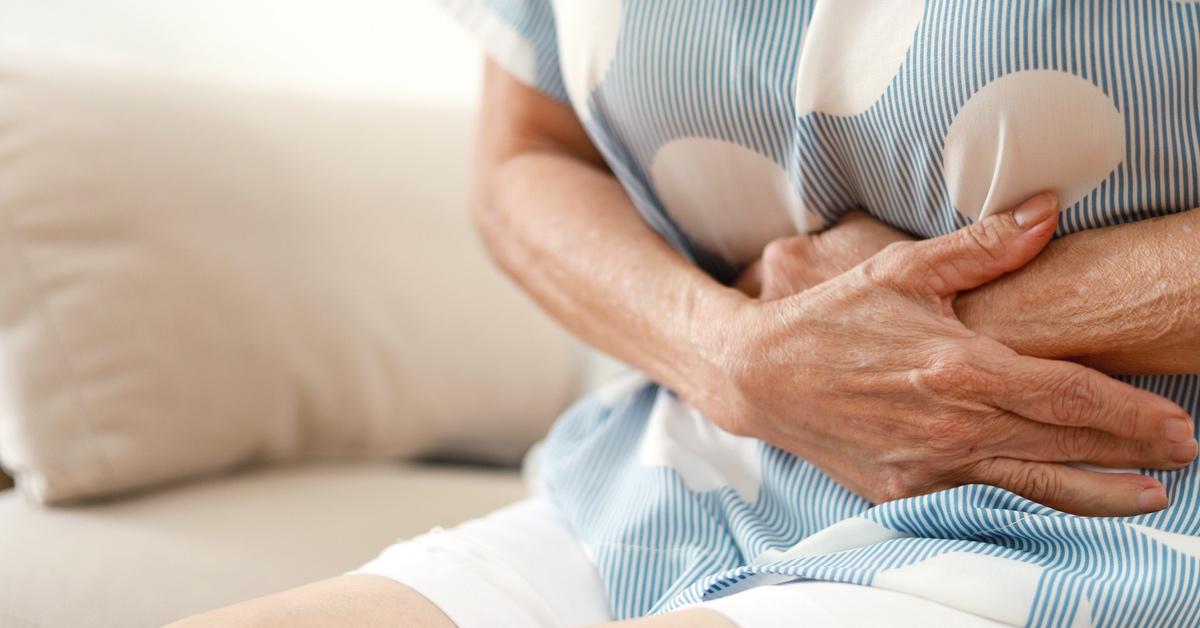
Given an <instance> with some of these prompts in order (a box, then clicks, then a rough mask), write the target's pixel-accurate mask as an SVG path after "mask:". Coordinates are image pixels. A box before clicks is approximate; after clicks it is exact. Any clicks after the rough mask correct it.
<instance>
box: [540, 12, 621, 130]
mask: <svg viewBox="0 0 1200 628" xmlns="http://www.w3.org/2000/svg"><path fill="white" fill-rule="evenodd" d="M554 20H555V28H556V29H557V31H558V60H559V65H560V67H561V68H562V76H563V84H564V85H565V87H566V88H567V95H568V96H570V98H571V104H573V105H574V106H575V110H576V111H577V112H579V114H580V116H581V117H588V116H590V115H591V114H590V113H589V112H588V107H587V101H588V98H589V97H590V96H591V94H592V92H593V91H595V89H596V87H597V86H598V85H600V81H602V80H604V75H605V73H607V72H608V66H609V65H610V64H611V63H612V60H613V56H615V55H616V53H617V39H618V38H619V37H620V35H621V0H555V2H554Z"/></svg>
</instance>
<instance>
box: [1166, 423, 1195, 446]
mask: <svg viewBox="0 0 1200 628" xmlns="http://www.w3.org/2000/svg"><path fill="white" fill-rule="evenodd" d="M1163 436H1164V437H1166V439H1167V440H1169V441H1171V442H1172V443H1182V442H1183V441H1185V440H1187V439H1189V438H1191V437H1192V422H1191V421H1185V420H1183V419H1167V421H1166V422H1165V423H1163Z"/></svg>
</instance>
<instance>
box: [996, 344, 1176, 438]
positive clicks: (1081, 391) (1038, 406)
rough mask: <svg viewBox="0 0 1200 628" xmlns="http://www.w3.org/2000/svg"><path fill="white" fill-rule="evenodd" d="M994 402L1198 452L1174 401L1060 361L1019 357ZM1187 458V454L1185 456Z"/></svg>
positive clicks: (1052, 420)
mask: <svg viewBox="0 0 1200 628" xmlns="http://www.w3.org/2000/svg"><path fill="white" fill-rule="evenodd" d="M998 370H999V371H1000V372H1003V373H1005V376H1004V377H1003V378H1002V381H1000V382H999V385H1000V386H1001V388H1002V391H1001V393H1000V394H998V395H996V396H995V397H994V398H993V399H992V401H993V403H995V404H996V405H997V406H998V407H1000V408H1003V409H1004V410H1007V411H1009V412H1012V413H1015V414H1019V415H1021V416H1024V417H1028V418H1030V419H1033V420H1035V421H1040V422H1042V423H1048V424H1051V425H1061V426H1065V427H1073V428H1079V427H1086V428H1092V429H1096V430H1100V431H1102V432H1107V433H1109V434H1112V435H1115V436H1119V437H1122V438H1126V439H1135V440H1142V441H1146V442H1149V443H1156V444H1161V445H1164V446H1167V447H1171V448H1173V450H1174V451H1175V452H1176V453H1177V454H1178V455H1177V456H1172V457H1173V458H1174V457H1182V456H1183V455H1184V453H1179V452H1190V453H1187V454H1186V455H1187V456H1188V457H1187V461H1190V460H1191V458H1192V457H1194V456H1195V453H1196V441H1195V440H1194V439H1193V425H1192V419H1191V417H1189V416H1188V414H1187V412H1186V411H1185V410H1184V409H1183V408H1181V407H1179V406H1178V405H1176V404H1175V403H1173V402H1171V401H1169V400H1167V399H1164V398H1163V397H1160V396H1158V395H1155V394H1154V393H1151V392H1149V391H1145V390H1142V389H1140V388H1136V387H1134V386H1131V385H1129V384H1126V383H1125V382H1121V381H1118V380H1116V379H1113V378H1111V377H1109V376H1107V375H1104V374H1103V373H1100V372H1098V371H1093V370H1092V369H1089V368H1086V367H1083V366H1080V365H1078V364H1074V363H1071V362H1059V361H1056V360H1043V359H1039V358H1030V357H1025V356H1018V355H1014V356H1012V357H1011V358H1008V359H1007V360H1006V362H1005V364H1004V365H1002V366H1001V367H1000V369H998ZM1180 459H1182V458H1180Z"/></svg>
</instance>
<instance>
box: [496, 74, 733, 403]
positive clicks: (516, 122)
mask: <svg viewBox="0 0 1200 628" xmlns="http://www.w3.org/2000/svg"><path fill="white" fill-rule="evenodd" d="M480 131H481V133H480V142H479V146H478V152H477V155H478V160H477V181H476V188H475V199H474V203H473V205H474V215H475V219H476V223H477V225H478V227H479V230H480V233H481V234H482V236H483V240H484V242H485V244H486V246H487V248H488V250H489V252H490V253H491V254H492V257H494V258H495V260H496V261H497V262H498V263H499V265H500V266H501V268H502V269H503V270H504V271H505V272H507V273H508V274H509V275H510V276H511V277H513V278H514V279H515V280H516V281H517V283H519V284H520V285H521V287H522V288H524V290H525V291H526V292H527V293H529V294H530V295H531V296H532V297H533V298H534V299H535V300H536V301H537V302H538V303H539V304H540V305H541V306H542V307H543V308H544V309H545V310H546V311H547V312H548V313H549V314H550V315H551V316H553V317H554V318H555V319H557V320H558V321H559V322H560V323H561V324H562V325H563V326H565V327H566V328H567V329H569V330H570V331H571V332H573V333H574V334H575V335H576V336H578V337H579V338H581V339H583V340H584V341H585V342H588V343H590V344H591V345H593V346H595V347H597V348H599V349H601V350H602V351H605V352H606V353H609V354H611V355H613V356H615V357H617V358H619V359H621V360H623V361H625V362H626V363H628V364H630V365H632V366H634V367H636V368H638V369H640V370H642V371H643V372H645V373H646V374H647V375H649V376H650V377H651V378H653V379H654V380H655V381H657V382H660V383H662V384H664V385H666V386H668V387H670V388H671V389H672V390H674V391H676V392H677V393H679V394H681V395H683V396H684V397H685V398H687V399H689V400H691V401H693V402H700V401H702V399H701V397H702V396H705V395H708V394H710V392H711V390H712V389H713V386H710V385H709V384H710V383H711V382H713V381H714V378H718V377H720V376H721V374H720V367H719V366H718V364H719V362H720V360H721V358H722V356H721V355H719V354H720V352H721V351H722V349H721V347H722V346H723V339H722V338H719V337H717V336H718V335H719V334H721V333H723V332H724V330H723V329H722V327H721V326H720V325H717V324H714V321H716V320H719V319H721V318H723V316H724V314H723V312H726V311H728V309H729V308H731V307H736V304H738V303H742V302H744V301H746V299H745V297H743V296H742V295H741V294H740V293H737V292H736V291H734V290H732V289H730V288H727V287H725V286H722V285H721V284H719V283H717V282H716V281H714V280H713V279H712V278H710V277H709V276H707V275H706V274H704V273H703V272H701V271H700V270H699V269H698V268H697V267H696V266H695V265H694V264H692V263H691V262H689V261H687V260H685V259H684V258H683V257H681V256H680V255H679V254H678V253H677V252H675V251H674V250H673V249H671V248H670V247H669V246H668V245H667V244H666V243H665V242H664V241H663V240H662V238H660V237H659V236H658V234H656V233H654V232H653V231H652V230H651V229H650V228H649V227H648V226H647V225H646V223H645V222H644V221H643V220H642V219H641V217H640V216H639V215H638V212H637V209H636V208H635V207H634V206H633V204H632V202H631V201H630V199H629V197H628V195H627V194H626V192H625V190H624V189H623V188H622V186H621V184H620V183H619V182H618V181H617V180H616V178H615V177H613V175H612V174H611V173H609V172H608V171H607V169H606V168H605V167H604V162H603V160H602V159H601V158H600V155H599V154H597V152H596V150H595V148H594V147H593V146H592V145H591V142H590V141H589V140H588V138H587V135H586V133H584V131H583V128H582V127H581V126H580V125H579V122H578V120H577V119H576V117H575V115H574V113H573V112H572V111H571V110H570V108H568V107H566V106H564V105H562V104H561V103H556V102H554V101H551V100H549V99H547V98H545V97H544V96H542V95H540V94H538V93H537V92H535V91H533V90H532V89H530V88H528V87H526V86H524V85H521V84H520V83H518V82H517V81H515V80H514V79H512V78H511V77H510V76H508V75H507V74H505V73H504V72H503V70H500V69H499V68H497V67H495V66H494V65H492V64H489V67H488V71H487V74H486V81H485V89H484V108H483V119H482V124H481V126H480Z"/></svg>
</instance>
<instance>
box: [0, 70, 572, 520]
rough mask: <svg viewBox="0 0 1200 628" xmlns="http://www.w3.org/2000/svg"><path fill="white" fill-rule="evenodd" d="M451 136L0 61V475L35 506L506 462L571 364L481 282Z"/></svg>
mask: <svg viewBox="0 0 1200 628" xmlns="http://www.w3.org/2000/svg"><path fill="white" fill-rule="evenodd" d="M470 122H471V116H470V114H469V113H468V112H460V111H434V110H420V109H412V108H406V107H404V106H401V105H399V104H397V103H395V102H386V101H376V102H368V101H356V100H353V99H345V100H338V99H324V98H319V97H316V96H314V95H311V94H308V95H306V94H304V93H301V92H293V93H288V92H283V91H276V92H266V91H263V90H255V89H251V88H240V89H239V88H232V87H229V86H222V85H215V84H200V83H196V82H187V81H182V80H175V79H172V78H170V77H163V76H149V75H140V76H134V75H129V74H122V73H117V72H108V71H105V70H101V69H99V68H91V69H88V70H81V69H71V70H68V69H65V68H62V67H54V66H49V65H37V64H32V63H21V61H20V59H14V58H13V57H8V58H6V60H4V61H2V62H0V461H2V463H3V465H4V466H5V467H7V468H8V469H9V471H10V473H11V474H12V475H13V476H14V477H15V478H16V481H17V484H18V486H19V487H20V488H21V489H23V490H24V491H26V492H27V493H28V494H30V495H32V496H33V497H34V498H36V499H38V500H41V501H44V502H61V501H66V500H75V499H80V498H87V497H94V496H101V495H107V494H110V493H113V492H117V491H124V490H128V489H133V488H138V487H144V486H149V485H152V484H156V483H161V482H164V481H168V480H174V479H178V478H184V477H188V476H193V475H196V474H201V473H208V472H214V471H218V470H222V469H228V468H230V467H233V466H236V465H241V464H244V463H250V462H255V461H271V460H282V459H289V458H298V457H309V456H356V457H357V456H362V457H376V458H381V457H412V456H418V455H426V454H435V453H452V454H457V455H461V456H473V457H481V458H485V459H488V460H501V461H513V460H515V459H516V458H517V457H518V456H519V455H520V453H521V452H522V451H523V450H524V449H525V448H526V447H527V446H528V445H529V443H530V442H532V441H533V440H535V439H536V438H537V437H539V436H540V435H541V434H542V433H543V432H544V431H545V429H546V427H547V426H548V424H549V423H550V421H551V420H552V419H553V417H554V416H555V415H556V414H557V413H558V412H559V411H560V410H561V409H562V408H563V407H564V405H565V404H566V403H567V402H569V401H570V400H571V398H572V397H573V396H574V395H575V394H576V393H577V391H578V385H577V382H578V379H579V377H580V369H581V362H582V352H581V351H580V350H579V348H578V347H577V346H576V345H575V344H574V343H573V342H572V341H571V340H570V339H569V337H568V336H567V335H566V334H564V333H563V332H562V331H560V330H559V329H557V328H556V327H554V326H553V325H552V324H551V323H550V322H549V321H548V320H547V319H545V318H544V317H542V315H540V314H539V313H538V312H537V311H536V309H535V308H534V307H533V306H532V305H531V304H530V303H529V302H527V300H526V299H525V298H524V297H522V296H520V295H519V294H518V293H517V291H516V290H515V289H514V288H513V287H512V286H511V285H510V284H509V283H508V282H507V281H506V280H505V279H503V278H502V277H501V276H500V275H499V273H497V272H496V271H495V270H493V269H492V268H491V265H490V263H489V262H488V260H487V259H486V257H485V255H484V254H483V252H482V250H481V247H480V246H479V245H478V243H477V242H476V239H475V236H474V235H473V233H472V232H471V230H470V228H469V224H468V222H469V221H468V216H467V191H468V187H469V154H470V136H471V130H470V126H471V125H470Z"/></svg>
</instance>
